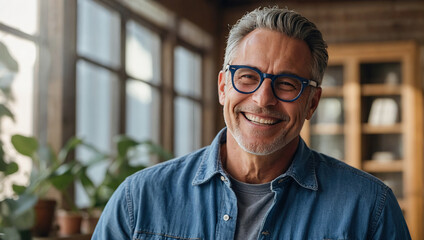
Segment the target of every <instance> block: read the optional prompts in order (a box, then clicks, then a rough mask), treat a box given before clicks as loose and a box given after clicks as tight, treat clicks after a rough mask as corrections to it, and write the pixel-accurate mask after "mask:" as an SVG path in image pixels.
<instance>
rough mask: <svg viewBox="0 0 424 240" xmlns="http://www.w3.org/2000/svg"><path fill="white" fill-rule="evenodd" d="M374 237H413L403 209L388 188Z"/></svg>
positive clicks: (386, 239)
mask: <svg viewBox="0 0 424 240" xmlns="http://www.w3.org/2000/svg"><path fill="white" fill-rule="evenodd" d="M372 239H375V240H377V239H379V240H380V239H381V240H382V239H384V240H391V239H393V240H395V239H405V240H407V239H411V236H410V234H409V230H408V226H407V225H406V221H405V218H404V217H403V213H402V210H401V209H400V207H399V204H398V202H397V200H396V197H395V195H394V194H393V192H392V191H391V190H390V189H388V190H387V194H386V195H385V200H384V205H383V208H382V210H381V214H380V216H379V219H378V221H377V225H376V228H375V231H374V234H373V237H372Z"/></svg>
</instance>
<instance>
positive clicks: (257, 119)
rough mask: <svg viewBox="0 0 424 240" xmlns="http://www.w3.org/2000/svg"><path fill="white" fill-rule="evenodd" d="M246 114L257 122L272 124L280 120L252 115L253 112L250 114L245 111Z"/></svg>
mask: <svg viewBox="0 0 424 240" xmlns="http://www.w3.org/2000/svg"><path fill="white" fill-rule="evenodd" d="M244 116H246V118H247V119H249V120H250V121H252V122H255V123H261V124H268V125H272V124H274V123H276V122H278V121H277V120H271V119H264V118H261V117H258V116H256V115H252V114H249V113H245V114H244Z"/></svg>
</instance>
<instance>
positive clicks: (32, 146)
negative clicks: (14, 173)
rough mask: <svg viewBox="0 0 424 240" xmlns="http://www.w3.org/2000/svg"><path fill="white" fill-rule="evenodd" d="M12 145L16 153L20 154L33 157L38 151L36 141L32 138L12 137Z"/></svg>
mask: <svg viewBox="0 0 424 240" xmlns="http://www.w3.org/2000/svg"><path fill="white" fill-rule="evenodd" d="M12 144H13V146H14V147H15V149H16V151H18V152H19V153H20V154H22V155H25V156H28V157H33V155H34V154H35V153H36V152H37V149H38V141H37V139H35V138H33V137H25V136H22V135H13V136H12Z"/></svg>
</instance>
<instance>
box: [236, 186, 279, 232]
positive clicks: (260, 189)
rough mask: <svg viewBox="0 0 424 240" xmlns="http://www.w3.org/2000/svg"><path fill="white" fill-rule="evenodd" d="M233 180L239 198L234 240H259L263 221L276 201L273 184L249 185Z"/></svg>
mask: <svg viewBox="0 0 424 240" xmlns="http://www.w3.org/2000/svg"><path fill="white" fill-rule="evenodd" d="M230 179H231V183H232V188H233V190H234V192H235V194H236V196H237V207H238V216H237V227H236V234H235V236H234V239H239V240H250V239H258V235H259V231H260V230H261V227H262V224H263V219H264V218H265V217H266V216H265V215H266V213H267V212H268V209H269V208H270V206H271V204H272V201H273V199H274V192H272V191H271V183H264V184H248V183H243V182H239V181H237V180H235V179H233V178H230Z"/></svg>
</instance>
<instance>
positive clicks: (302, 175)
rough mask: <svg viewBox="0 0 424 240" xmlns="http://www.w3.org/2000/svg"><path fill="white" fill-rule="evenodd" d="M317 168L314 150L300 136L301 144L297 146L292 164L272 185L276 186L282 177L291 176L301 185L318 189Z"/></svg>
mask: <svg viewBox="0 0 424 240" xmlns="http://www.w3.org/2000/svg"><path fill="white" fill-rule="evenodd" d="M315 168H316V162H315V159H314V155H313V154H312V150H311V149H309V147H308V146H307V145H306V143H305V142H304V141H303V139H302V138H299V145H298V146H297V150H296V153H295V154H294V157H293V162H292V164H291V165H290V167H289V169H288V170H287V171H286V172H285V173H283V174H282V175H280V176H279V177H277V178H276V179H275V180H273V182H272V186H276V185H274V184H277V183H278V182H280V181H279V180H280V179H282V178H284V177H286V176H290V177H292V178H293V179H294V180H295V181H296V182H297V183H298V184H299V185H300V186H302V187H304V188H307V189H310V190H314V191H317V190H318V181H317V174H316V171H315Z"/></svg>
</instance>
